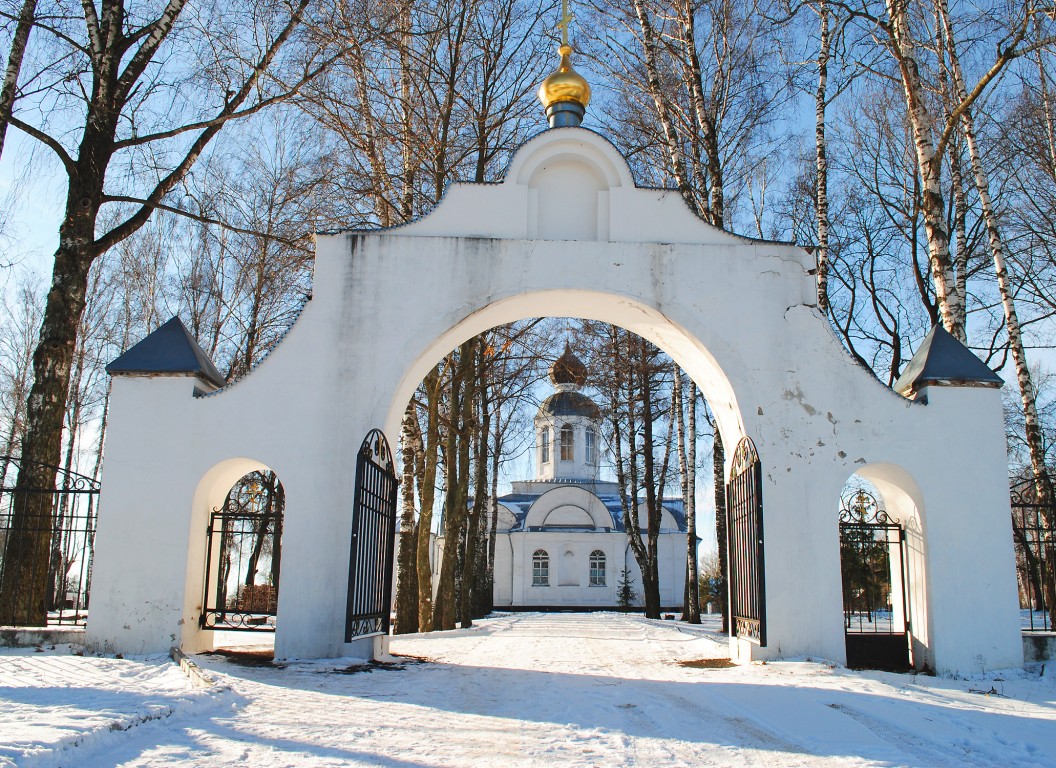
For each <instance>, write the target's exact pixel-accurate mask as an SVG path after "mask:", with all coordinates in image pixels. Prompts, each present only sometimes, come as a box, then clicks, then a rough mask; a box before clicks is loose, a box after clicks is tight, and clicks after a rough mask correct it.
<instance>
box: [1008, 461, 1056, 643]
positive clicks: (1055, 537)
mask: <svg viewBox="0 0 1056 768" xmlns="http://www.w3.org/2000/svg"><path fill="white" fill-rule="evenodd" d="M1054 521H1056V504H1054V503H1053V502H1052V501H1048V502H1046V501H1044V496H1043V495H1042V494H1040V493H1039V492H1038V489H1037V488H1036V487H1035V484H1034V481H1032V480H1026V481H1023V482H1020V483H1018V484H1016V485H1014V486H1012V541H1013V543H1014V544H1015V552H1016V576H1017V577H1018V581H1019V615H1020V629H1022V630H1023V631H1024V632H1054V631H1056V610H1053V606H1054V605H1056V523H1054Z"/></svg>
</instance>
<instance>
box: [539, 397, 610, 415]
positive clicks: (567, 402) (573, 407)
mask: <svg viewBox="0 0 1056 768" xmlns="http://www.w3.org/2000/svg"><path fill="white" fill-rule="evenodd" d="M539 412H540V413H549V414H551V415H553V416H587V417H589V418H592V419H599V418H601V411H600V410H599V409H598V406H597V404H596V403H595V402H594V401H593V400H591V399H590V398H589V397H587V396H586V395H584V394H581V393H579V392H555V393H554V394H552V395H550V397H548V398H546V400H544V401H543V402H542V405H540V406H539Z"/></svg>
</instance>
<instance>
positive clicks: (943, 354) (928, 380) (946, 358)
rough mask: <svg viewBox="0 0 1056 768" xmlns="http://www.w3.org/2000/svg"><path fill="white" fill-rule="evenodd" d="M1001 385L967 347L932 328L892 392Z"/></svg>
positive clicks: (937, 327)
mask: <svg viewBox="0 0 1056 768" xmlns="http://www.w3.org/2000/svg"><path fill="white" fill-rule="evenodd" d="M1004 383H1005V382H1004V380H1003V379H1002V378H1001V377H1000V376H998V375H997V374H996V373H994V372H993V371H991V370H990V369H989V368H988V367H987V366H986V364H985V363H983V361H982V360H980V359H979V358H978V357H976V356H975V354H974V353H973V352H972V351H971V350H970V349H968V347H966V346H964V344H962V343H961V342H959V341H957V339H955V338H953V336H951V335H950V334H949V333H948V332H947V331H946V329H945V328H943V327H942V326H941V325H936V326H935V327H934V328H932V329H931V333H929V334H928V335H927V336H926V337H924V341H922V342H921V343H920V347H918V348H917V352H916V354H915V355H913V357H912V359H911V360H910V361H909V364H908V365H907V366H906V370H905V371H903V372H902V375H901V376H899V377H898V381H896V382H895V386H894V389H895V391H896V392H898V393H900V394H903V395H907V396H909V395H911V394H913V393H914V392H917V391H919V390H920V389H921V388H922V387H926V386H935V385H938V386H954V387H956V386H969V387H971V386H975V387H1000V386H1001V385H1002V384H1004Z"/></svg>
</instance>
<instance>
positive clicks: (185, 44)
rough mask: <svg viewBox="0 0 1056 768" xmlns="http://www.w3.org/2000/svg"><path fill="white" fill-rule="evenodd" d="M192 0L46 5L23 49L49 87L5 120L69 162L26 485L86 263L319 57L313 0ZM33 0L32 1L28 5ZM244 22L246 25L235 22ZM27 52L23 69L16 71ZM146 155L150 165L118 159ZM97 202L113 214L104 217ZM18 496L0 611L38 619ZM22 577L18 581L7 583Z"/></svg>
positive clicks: (33, 483)
mask: <svg viewBox="0 0 1056 768" xmlns="http://www.w3.org/2000/svg"><path fill="white" fill-rule="evenodd" d="M188 2H189V0H169V2H168V3H167V4H165V5H164V6H163V7H157V6H154V5H152V4H151V3H148V2H143V3H137V4H135V5H134V6H126V5H125V4H124V3H122V2H117V1H116V0H103V2H102V3H101V4H100V5H99V6H96V5H95V4H92V3H86V4H83V5H82V6H81V14H80V16H74V15H72V14H71V13H70V11H69V9H68V7H67V6H62V5H57V6H55V7H54V8H53V9H51V8H49V9H48V13H47V14H41V15H43V16H46V18H47V21H41V20H40V17H39V16H38V21H37V23H36V25H35V29H36V30H37V32H38V34H37V35H35V36H34V37H33V39H34V40H39V39H40V38H41V37H43V36H45V35H46V36H47V38H48V39H47V41H46V43H44V44H42V45H40V46H39V49H38V50H37V51H32V50H30V49H27V57H28V58H27V61H28V60H31V61H32V62H33V65H34V69H33V72H32V74H31V77H32V78H33V79H39V80H45V81H50V82H51V84H52V85H51V87H50V88H47V89H41V90H38V91H35V92H34V94H35V95H34V96H33V98H32V99H30V100H29V101H27V100H26V98H27V97H23V98H20V99H17V100H16V101H15V102H14V104H13V106H12V114H11V116H10V117H9V118H8V124H9V125H10V126H11V127H13V128H15V129H17V130H19V131H21V132H23V133H24V134H26V135H27V136H28V137H30V138H31V139H33V140H35V141H37V142H39V143H40V144H41V145H42V146H43V147H45V148H46V149H47V150H48V151H49V152H50V154H51V155H52V157H53V158H54V160H55V161H56V163H57V165H58V167H60V168H61V169H62V171H63V172H64V174H65V181H66V189H65V200H66V202H65V209H64V213H63V214H62V222H61V224H60V227H59V233H58V234H59V237H58V247H57V249H56V251H55V257H54V268H53V273H52V284H51V288H50V290H49V292H48V298H47V302H46V305H45V310H44V317H43V320H42V323H41V330H40V339H39V342H38V345H37V348H36V350H35V353H34V365H33V369H34V377H33V386H32V388H31V391H30V394H29V398H28V401H27V402H28V405H27V412H26V430H25V435H24V437H23V444H22V453H23V458H24V459H26V460H27V462H26V463H25V464H24V465H23V469H22V470H21V471H20V475H19V478H18V480H17V486H18V487H19V488H22V489H28V488H44V487H50V486H51V485H52V483H53V482H54V472H53V470H51V469H46V467H51V466H55V465H57V464H58V462H59V458H60V450H61V438H62V423H63V418H64V411H65V407H66V401H67V397H68V392H69V377H70V376H69V375H70V370H71V365H72V360H73V354H74V349H75V345H76V333H77V328H78V325H79V322H80V318H81V314H82V313H83V311H84V306H85V301H86V293H87V289H88V274H89V271H90V268H91V266H92V264H93V263H94V262H95V260H96V259H97V258H98V257H99V255H100V254H102V253H104V252H105V251H106V250H107V249H109V248H111V247H113V246H114V245H116V244H117V243H119V242H121V241H122V240H124V239H125V238H127V237H129V236H130V235H132V234H133V233H135V232H136V231H137V230H138V229H140V228H141V227H142V226H143V225H144V224H145V223H146V222H147V221H148V220H149V219H150V217H151V215H152V213H153V212H154V211H155V210H156V209H157V208H158V207H159V206H164V205H166V202H165V201H166V199H167V196H168V195H169V194H170V193H171V192H172V191H173V190H174V189H175V188H176V186H177V185H178V184H179V183H180V182H181V181H182V180H183V179H184V178H185V177H186V176H187V174H188V173H189V172H190V170H191V168H192V167H193V166H194V164H195V162H196V161H197V160H198V158H199V157H200V156H201V155H202V153H203V152H204V151H205V150H206V149H207V148H208V146H209V145H210V144H211V142H212V141H213V140H214V139H215V138H216V136H217V135H218V134H219V133H220V131H221V130H222V129H223V128H224V126H225V125H226V124H228V123H229V122H231V121H232V120H237V119H240V118H246V117H249V116H250V115H253V114H255V113H257V112H259V111H261V110H263V109H265V108H267V107H268V106H270V105H272V104H274V103H276V102H278V101H281V100H284V99H287V98H289V97H290V96H291V95H293V94H295V93H297V92H298V91H299V90H300V89H301V88H302V87H303V85H304V84H305V83H306V82H308V81H309V80H310V79H311V78H312V77H314V76H315V75H316V74H317V73H318V72H319V71H320V70H321V69H322V68H324V67H325V66H326V64H327V63H328V62H327V59H326V56H325V54H321V53H319V52H318V50H317V49H316V48H315V46H314V45H312V44H310V41H309V39H308V37H307V36H306V35H305V34H304V30H305V20H306V14H307V12H308V11H309V0H299V1H298V2H296V3H295V4H293V5H291V6H290V7H289V8H288V9H286V10H280V9H262V8H258V7H255V6H250V7H245V6H242V5H238V4H235V5H229V6H223V7H217V6H211V7H208V8H204V7H203V8H201V9H197V8H195V10H196V11H199V12H197V13H191V14H184V11H185V10H186V9H187V6H188ZM38 12H39V9H38ZM246 30H253V34H252V35H247V34H245V31H246ZM25 66H26V63H25V62H23V65H22V70H23V71H25ZM146 155H150V156H152V157H153V158H154V163H155V166H154V167H155V169H156V172H154V173H151V174H137V173H133V174H130V175H125V174H123V173H122V172H121V171H122V169H123V168H124V167H126V166H125V165H124V163H126V162H128V161H129V160H130V159H131V158H137V157H144V156H146ZM104 206H117V210H119V211H120V212H121V213H120V215H119V216H118V218H117V223H115V224H113V225H112V226H108V227H106V228H104V229H102V230H100V228H99V225H100V223H101V220H100V212H101V211H102V210H103V209H104ZM24 501H25V502H26V503H25V504H18V505H17V508H18V509H19V510H20V512H19V515H18V516H17V518H18V519H16V520H14V521H13V526H12V527H13V531H12V535H11V537H10V538H9V540H8V544H7V556H6V558H5V568H4V574H3V581H2V583H0V622H2V623H5V624H22V625H24V624H42V623H43V622H44V619H45V615H44V605H43V603H42V601H41V600H40V599H39V597H35V596H39V595H40V594H42V591H41V590H38V589H33V588H31V587H30V584H29V581H30V579H32V578H34V577H33V576H32V575H31V574H33V573H34V572H35V571H38V570H40V569H34V568H33V564H34V563H36V562H41V561H42V560H43V559H44V558H45V557H46V556H47V555H46V548H47V540H46V537H44V536H42V535H41V534H40V533H34V532H33V531H32V530H30V526H29V525H28V520H29V518H31V517H36V518H39V519H48V518H49V517H50V515H51V511H50V510H49V509H48V508H47V507H48V505H49V504H50V499H49V498H47V496H46V495H45V494H29V495H27V497H26V499H25V500H24ZM16 583H19V584H20V587H19V588H18V589H17V590H16V588H15V586H14V585H15V584H16Z"/></svg>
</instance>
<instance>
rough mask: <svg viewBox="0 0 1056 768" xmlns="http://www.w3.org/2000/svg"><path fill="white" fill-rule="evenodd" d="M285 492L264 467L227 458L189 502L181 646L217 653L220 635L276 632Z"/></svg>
mask: <svg viewBox="0 0 1056 768" xmlns="http://www.w3.org/2000/svg"><path fill="white" fill-rule="evenodd" d="M285 506H286V493H285V488H284V487H283V485H282V482H281V480H280V479H279V476H278V475H277V474H276V473H275V472H274V471H273V470H272V469H271V468H270V467H269V466H268V465H267V464H265V463H263V462H261V461H258V460H255V459H249V458H234V459H228V460H225V461H222V462H219V463H218V464H216V465H214V466H213V467H212V468H211V469H210V470H209V471H208V472H206V473H205V475H204V476H203V477H202V479H201V481H200V482H199V484H198V487H197V488H196V489H195V493H194V497H193V501H192V514H191V529H190V532H189V535H190V541H189V546H188V562H187V578H186V584H185V596H184V604H185V609H184V623H183V627H184V628H183V636H182V639H181V647H183V648H184V649H185V650H189V651H193V652H198V651H202V650H208V649H211V648H214V647H216V645H217V644H218V642H217V637H216V632H217V631H236V632H243V631H257V632H274V631H275V627H276V617H277V616H278V595H279V576H280V572H281V557H282V555H281V552H282V547H281V539H282V529H283V519H284V516H285Z"/></svg>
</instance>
